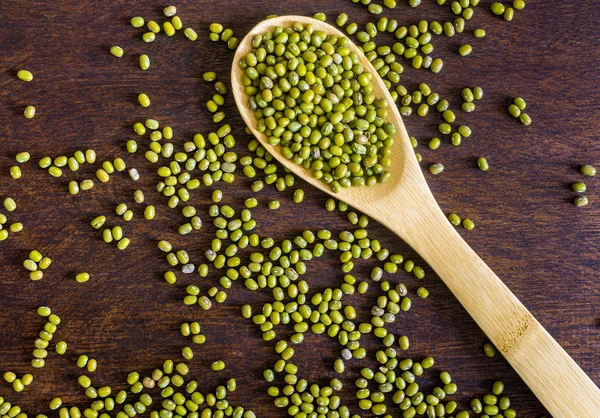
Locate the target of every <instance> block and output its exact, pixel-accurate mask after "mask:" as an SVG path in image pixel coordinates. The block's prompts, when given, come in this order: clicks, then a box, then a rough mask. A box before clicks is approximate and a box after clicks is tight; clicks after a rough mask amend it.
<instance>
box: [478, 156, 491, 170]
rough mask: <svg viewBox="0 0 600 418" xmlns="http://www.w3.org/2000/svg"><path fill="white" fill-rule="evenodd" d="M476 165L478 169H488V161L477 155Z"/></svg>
mask: <svg viewBox="0 0 600 418" xmlns="http://www.w3.org/2000/svg"><path fill="white" fill-rule="evenodd" d="M477 166H478V167H479V169H480V170H481V171H488V169H489V165H488V162H487V160H486V159H485V158H484V157H479V158H478V159H477Z"/></svg>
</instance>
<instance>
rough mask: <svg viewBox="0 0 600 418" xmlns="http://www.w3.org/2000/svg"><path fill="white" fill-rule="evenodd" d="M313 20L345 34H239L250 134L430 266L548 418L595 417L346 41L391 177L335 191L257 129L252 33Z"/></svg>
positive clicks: (599, 397) (236, 75)
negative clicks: (383, 126)
mask: <svg viewBox="0 0 600 418" xmlns="http://www.w3.org/2000/svg"><path fill="white" fill-rule="evenodd" d="M294 22H300V23H302V24H304V25H306V24H309V23H310V24H312V25H313V26H314V27H315V29H317V30H321V31H324V32H325V33H327V34H331V35H336V36H340V37H342V36H345V35H344V34H343V33H341V32H340V31H338V30H337V29H336V28H334V27H333V26H330V25H328V24H326V23H324V22H321V21H319V20H316V19H312V18H308V17H304V16H282V17H277V18H273V19H268V20H265V21H263V22H260V23H259V24H258V25H256V26H255V27H254V28H253V29H252V30H251V31H250V32H249V33H248V35H246V37H245V38H244V40H243V41H242V42H241V43H240V45H239V46H238V48H237V52H236V54H235V57H234V59H233V67H232V71H231V83H232V87H233V94H234V97H235V101H236V103H237V106H238V109H239V111H240V113H241V114H242V117H243V119H244V121H245V122H246V124H247V125H248V126H249V127H250V129H251V130H252V133H253V134H254V136H255V137H256V138H257V139H258V140H259V141H260V143H261V144H262V145H263V146H264V147H265V148H266V149H267V150H268V151H269V152H270V153H271V154H273V156H274V157H275V158H277V160H279V162H280V163H281V164H283V165H284V166H285V167H287V168H288V169H289V170H291V171H292V172H293V173H294V174H296V175H297V176H298V177H301V178H302V179H303V180H305V181H306V182H308V183H310V184H311V185H313V186H314V187H316V188H318V189H320V190H322V191H324V192H325V193H329V194H331V195H332V196H334V197H335V198H337V199H340V200H343V201H344V202H347V203H348V204H349V205H351V206H353V207H354V208H356V209H358V210H359V211H361V212H363V213H365V214H367V215H369V216H370V217H372V218H373V219H376V220H377V221H378V222H380V223H381V224H383V225H385V226H386V227H388V228H389V229H390V230H392V231H393V232H394V233H396V234H397V235H398V236H399V237H400V238H402V239H403V240H404V241H406V242H407V243H408V244H409V245H410V246H411V247H413V248H414V249H415V250H416V251H417V252H418V253H419V254H420V255H421V256H422V257H423V259H424V260H425V261H426V262H427V263H428V264H429V265H430V266H431V267H432V268H433V269H434V270H435V272H436V273H437V274H438V275H439V277H440V278H441V279H442V280H443V281H444V283H445V284H446V285H447V286H448V288H449V289H450V290H451V291H452V293H454V295H455V296H456V298H457V299H458V300H459V302H460V303H461V304H462V305H463V306H464V307H465V309H466V310H467V312H469V314H470V315H471V316H472V317H473V319H474V320H475V321H476V322H477V324H478V325H479V326H480V327H481V329H482V330H483V331H484V332H485V333H486V335H487V336H488V337H489V339H490V340H491V341H492V343H494V345H495V346H496V347H497V348H498V349H499V350H500V352H501V353H502V354H503V355H504V357H505V358H506V359H507V360H508V361H509V363H510V364H511V365H512V367H513V368H514V369H515V370H516V371H517V373H518V374H519V375H520V376H521V378H522V379H523V380H524V381H525V383H526V384H527V385H528V386H529V388H530V389H531V390H532V391H533V393H534V394H535V395H536V396H537V397H538V399H539V400H540V401H541V402H542V403H543V404H544V406H545V407H546V408H547V409H548V411H549V412H550V413H551V414H552V416H554V417H555V418H559V417H565V418H567V417H568V418H574V417H580V418H594V417H595V418H598V417H600V390H599V389H598V387H596V385H595V384H594V382H592V380H591V379H590V378H589V377H588V376H587V375H586V374H585V373H584V372H583V371H582V370H581V368H580V367H579V366H578V365H577V364H576V363H575V361H573V359H572V358H571V357H570V356H569V355H568V354H567V353H566V352H565V350H564V349H563V348H562V347H561V346H560V345H559V344H558V343H557V342H556V341H555V340H554V339H553V338H552V336H551V335H550V334H548V332H547V331H546V330H545V329H544V327H542V325H540V323H539V322H538V321H537V320H536V319H535V318H534V317H533V315H532V314H531V313H530V312H529V311H528V310H527V309H526V308H525V307H524V306H523V304H522V303H521V302H519V300H518V299H517V298H516V297H515V295H514V294H513V293H512V292H511V291H510V290H509V289H508V288H507V287H506V285H504V283H502V281H501V280H500V279H499V278H498V277H497V276H496V275H495V274H494V272H493V271H492V270H491V269H490V268H489V267H488V266H487V265H486V264H485V263H484V262H483V260H482V259H481V258H480V257H479V256H478V255H477V254H476V253H475V252H474V251H473V250H472V249H471V248H470V247H469V246H468V245H467V243H466V242H465V241H464V240H463V239H462V238H461V236H460V235H459V234H458V233H457V232H456V230H455V228H454V227H453V226H452V225H451V224H450V222H448V220H447V219H446V217H445V215H444V214H443V212H442V210H441V209H440V207H439V206H438V204H437V202H436V201H435V198H434V197H433V195H432V194H431V191H430V190H429V187H428V186H427V183H426V181H425V178H424V176H423V173H422V172H421V168H420V167H419V164H418V163H417V159H416V158H415V153H414V151H413V149H412V146H411V144H410V141H409V138H408V134H407V133H406V128H405V127H404V124H403V123H402V119H401V117H400V114H399V113H398V109H397V107H396V106H395V104H394V101H393V100H392V98H391V96H390V94H389V92H388V90H387V89H386V87H385V85H384V84H383V81H382V80H381V78H380V77H379V76H378V75H377V71H375V69H374V68H373V66H372V65H371V63H370V62H369V61H368V60H367V59H366V57H365V56H364V55H363V54H362V53H361V52H360V51H359V49H358V48H357V47H356V45H354V44H353V43H352V42H349V45H348V46H349V47H350V48H351V50H352V51H354V52H355V53H356V54H357V55H358V56H359V58H360V61H361V63H362V65H363V66H364V68H365V70H367V71H369V72H371V73H372V74H373V76H374V77H373V92H374V93H375V95H376V96H377V97H379V98H384V99H386V100H387V101H388V102H389V103H390V106H389V108H388V109H389V112H388V114H389V116H388V118H387V121H389V122H392V123H393V124H394V125H395V126H396V128H397V133H396V135H395V138H394V139H395V142H394V152H393V153H392V155H391V158H392V165H391V168H390V173H391V175H392V176H391V179H390V180H389V181H388V182H386V183H383V184H377V185H376V186H372V187H360V188H357V187H350V188H346V189H342V190H341V191H340V192H339V193H337V194H335V193H333V192H332V191H331V188H330V186H328V185H327V184H325V183H324V182H322V181H320V180H317V179H315V178H314V177H313V176H312V175H311V173H310V172H308V171H307V170H305V169H304V168H303V167H302V166H300V165H297V164H295V163H294V162H292V161H290V160H288V159H286V158H285V157H283V156H282V155H281V153H280V152H279V150H278V149H277V148H276V147H275V146H272V145H270V144H269V143H268V141H267V137H266V135H264V134H263V133H261V132H259V131H258V129H257V121H256V119H255V117H254V111H252V110H251V109H250V108H249V107H248V97H247V96H246V94H245V92H244V86H243V85H242V76H243V74H244V71H243V69H241V68H240V66H239V62H240V60H241V59H242V58H243V57H244V56H245V55H246V54H248V53H249V52H251V51H252V39H253V38H254V37H255V36H256V35H258V34H264V33H267V32H270V31H271V30H273V29H274V28H275V27H277V26H281V27H291V26H292V24H293V23H294Z"/></svg>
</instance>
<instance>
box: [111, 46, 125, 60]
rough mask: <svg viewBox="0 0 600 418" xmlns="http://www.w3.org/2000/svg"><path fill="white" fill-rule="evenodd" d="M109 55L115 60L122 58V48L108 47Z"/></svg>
mask: <svg viewBox="0 0 600 418" xmlns="http://www.w3.org/2000/svg"><path fill="white" fill-rule="evenodd" d="M110 53H111V54H112V55H114V56H115V57H117V58H121V57H122V56H123V48H121V47H120V46H118V45H115V46H111V47H110Z"/></svg>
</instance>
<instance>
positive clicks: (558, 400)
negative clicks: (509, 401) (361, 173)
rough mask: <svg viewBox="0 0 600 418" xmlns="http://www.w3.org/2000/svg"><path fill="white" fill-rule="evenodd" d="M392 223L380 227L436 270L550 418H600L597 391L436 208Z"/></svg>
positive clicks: (428, 208) (431, 207)
mask: <svg viewBox="0 0 600 418" xmlns="http://www.w3.org/2000/svg"><path fill="white" fill-rule="evenodd" d="M394 218H395V217H394ZM391 219H392V217H388V218H387V220H388V222H384V223H388V225H387V226H388V227H389V228H390V229H392V231H395V232H396V233H397V234H398V235H399V236H400V237H401V238H403V239H404V240H405V241H406V242H407V243H408V244H409V245H411V246H412V247H413V248H414V249H415V250H416V251H417V252H418V253H419V254H420V255H421V256H422V257H423V259H424V260H425V261H426V262H427V263H428V264H429V265H430V266H431V267H432V268H433V269H434V270H435V272H436V273H437V274H438V275H439V277H440V278H441V279H442V280H443V281H444V283H445V284H446V285H447V286H448V288H449V289H450V290H451V291H452V293H454V295H455V296H456V298H457V299H458V300H459V302H460V303H461V304H462V305H463V306H464V308H465V309H466V310H467V312H468V313H469V314H470V315H471V317H473V319H474V320H475V322H477V324H478V325H479V326H480V327H481V329H482V330H483V331H484V332H485V333H486V335H487V336H488V337H489V339H490V340H491V341H492V343H494V345H495V346H496V347H497V348H498V350H499V351H500V352H501V353H502V354H503V355H504V357H505V358H506V359H507V360H508V362H509V363H510V364H511V365H512V367H513V368H514V369H515V370H516V371H517V373H518V374H519V375H520V376H521V378H522V379H523V381H524V382H525V383H526V384H527V385H528V386H529V388H530V389H531V390H532V392H533V393H534V394H535V395H536V396H537V397H538V399H539V400H540V401H541V402H542V404H544V406H545V407H546V409H547V410H548V411H549V412H550V413H551V414H552V416H553V417H554V418H563V417H564V418H567V417H568V418H575V417H580V418H592V417H600V390H599V389H598V387H597V386H596V385H595V384H594V382H593V381H592V380H591V379H590V378H589V377H588V376H587V375H586V374H585V373H584V371H583V370H582V369H581V368H580V367H579V366H578V365H577V363H575V361H574V360H573V359H572V358H571V357H570V356H569V354H567V352H566V351H565V350H564V349H563V348H562V347H561V346H560V345H559V344H558V343H557V342H556V340H554V338H552V336H551V335H550V334H549V333H548V332H547V331H546V330H545V329H544V327H543V326H542V325H541V324H540V323H539V322H538V321H537V320H536V319H535V318H534V317H533V315H532V314H531V313H530V312H529V311H528V310H527V308H525V306H523V304H522V303H521V302H520V301H519V300H518V299H517V297H516V296H515V295H514V294H513V293H512V292H511V291H510V290H509V289H508V287H506V285H505V284H504V283H502V281H501V280H500V279H499V278H498V276H496V274H495V273H494V272H493V271H492V270H491V269H490V268H489V267H488V266H487V264H485V262H484V261H483V260H482V259H481V258H480V257H479V256H478V255H477V254H476V253H475V252H474V251H473V250H472V249H471V247H469V245H468V244H467V243H466V242H465V241H464V240H463V239H462V237H461V236H460V235H459V234H458V232H457V231H456V230H455V229H454V227H453V226H452V225H451V224H450V222H448V220H447V219H446V217H445V216H444V214H443V213H442V211H441V209H440V208H439V207H438V206H437V204H431V205H422V206H421V209H420V210H419V211H418V213H415V214H414V216H412V217H411V220H410V221H408V220H407V219H406V218H403V219H401V220H400V219H399V220H396V221H392V220H391ZM407 222H408V225H407Z"/></svg>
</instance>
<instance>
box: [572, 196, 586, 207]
mask: <svg viewBox="0 0 600 418" xmlns="http://www.w3.org/2000/svg"><path fill="white" fill-rule="evenodd" d="M588 203H589V199H588V197H587V196H577V197H576V198H575V199H574V200H573V204H574V205H575V206H578V207H581V206H586V205H587V204H588Z"/></svg>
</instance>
